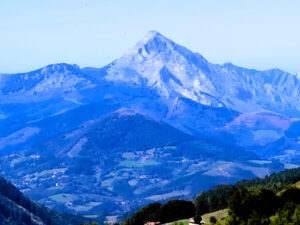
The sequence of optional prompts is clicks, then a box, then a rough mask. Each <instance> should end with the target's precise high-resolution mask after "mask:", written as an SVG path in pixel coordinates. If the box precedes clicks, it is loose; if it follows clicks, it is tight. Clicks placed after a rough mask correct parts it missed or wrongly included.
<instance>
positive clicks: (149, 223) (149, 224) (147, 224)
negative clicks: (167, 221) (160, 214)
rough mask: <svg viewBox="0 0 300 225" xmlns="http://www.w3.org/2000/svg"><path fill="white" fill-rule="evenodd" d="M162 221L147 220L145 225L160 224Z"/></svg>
mask: <svg viewBox="0 0 300 225" xmlns="http://www.w3.org/2000/svg"><path fill="white" fill-rule="evenodd" d="M158 224H160V222H146V223H145V225H158Z"/></svg>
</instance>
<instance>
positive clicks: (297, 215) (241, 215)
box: [226, 188, 300, 225]
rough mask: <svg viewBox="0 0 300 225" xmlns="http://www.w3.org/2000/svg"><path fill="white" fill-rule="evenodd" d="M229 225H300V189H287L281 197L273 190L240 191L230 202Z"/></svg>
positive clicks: (227, 222)
mask: <svg viewBox="0 0 300 225" xmlns="http://www.w3.org/2000/svg"><path fill="white" fill-rule="evenodd" d="M228 208H229V217H228V218H227V221H226V224H227V225H253V224H255V225H289V224H290V225H297V224H300V189H298V188H287V189H286V190H284V191H283V193H281V194H280V195H276V194H275V193H274V192H273V191H271V190H266V189H263V190H259V191H258V190H251V189H250V190H249V189H240V190H238V191H236V192H234V193H233V195H232V196H231V197H230V200H229V205H228Z"/></svg>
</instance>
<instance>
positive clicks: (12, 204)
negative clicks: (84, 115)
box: [0, 177, 88, 225]
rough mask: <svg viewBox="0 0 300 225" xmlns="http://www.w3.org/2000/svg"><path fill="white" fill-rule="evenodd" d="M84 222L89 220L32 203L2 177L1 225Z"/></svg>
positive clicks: (66, 224) (44, 224) (0, 180)
mask: <svg viewBox="0 0 300 225" xmlns="http://www.w3.org/2000/svg"><path fill="white" fill-rule="evenodd" d="M83 222H88V219H85V218H83V217H79V216H73V215H69V214H63V213H58V212H56V211H54V210H52V209H49V208H47V207H45V206H43V205H41V204H38V203H36V202H33V201H31V200H30V199H29V198H27V197H25V196H24V195H23V194H22V193H21V192H20V191H19V190H18V189H17V188H16V187H15V186H14V185H12V184H10V183H8V182H7V181H6V180H5V179H4V178H2V177H0V224H1V225H75V224H80V223H83Z"/></svg>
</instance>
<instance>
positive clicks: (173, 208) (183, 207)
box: [123, 200, 196, 225]
mask: <svg viewBox="0 0 300 225" xmlns="http://www.w3.org/2000/svg"><path fill="white" fill-rule="evenodd" d="M195 212H196V209H195V206H194V204H193V203H192V202H191V201H185V200H170V201H168V202H166V203H165V204H160V203H158V202H155V203H151V204H149V205H147V206H145V207H144V208H142V209H140V210H139V211H138V212H136V213H135V214H134V215H133V216H132V217H130V218H128V219H126V220H125V221H124V222H123V225H142V224H145V222H150V221H151V222H161V223H167V222H172V221H176V220H180V219H186V218H190V217H193V216H194V215H195Z"/></svg>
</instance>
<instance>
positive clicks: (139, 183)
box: [0, 31, 300, 219]
mask: <svg viewBox="0 0 300 225" xmlns="http://www.w3.org/2000/svg"><path fill="white" fill-rule="evenodd" d="M299 85H300V82H299V77H298V76H296V75H293V74H289V73H287V72H284V71H281V70H279V69H272V70H266V71H258V70H254V69H246V68H241V67H238V66H235V65H233V64H231V63H226V64H223V65H218V64H213V63H210V62H208V61H207V60H206V59H205V58H204V57H203V56H201V55H200V54H198V53H194V52H192V51H190V50H188V49H186V48H185V47H183V46H180V45H178V44H176V43H174V42H173V41H171V40H169V39H168V38H166V37H164V36H163V35H161V34H159V33H158V32H155V31H151V32H149V33H148V34H147V35H146V36H145V37H144V38H143V39H142V40H141V41H139V42H138V43H137V44H136V45H135V46H134V47H133V48H132V49H130V50H129V51H127V52H126V53H125V54H124V55H123V56H121V57H119V58H118V59H116V60H115V61H113V62H112V63H110V64H108V65H106V66H104V67H102V68H82V69H81V68H79V67H78V66H76V65H69V64H64V63H62V64H53V65H49V66H46V67H44V68H41V69H38V70H35V71H32V72H27V73H20V74H0V128H1V129H0V155H1V158H0V161H1V163H0V165H1V175H2V176H4V177H5V178H7V179H9V181H11V182H12V183H13V184H15V185H17V187H18V188H20V189H21V191H23V192H24V193H25V194H26V195H28V196H30V197H32V198H33V199H34V200H36V201H38V202H41V203H43V204H45V205H47V206H51V207H54V208H55V209H57V210H60V211H66V212H73V213H81V214H83V215H88V216H91V217H94V216H100V218H103V217H104V216H117V215H122V214H123V213H124V212H126V211H128V210H130V209H132V208H135V207H137V206H140V205H144V204H146V203H148V202H151V201H164V200H166V199H169V198H174V197H182V198H192V197H194V195H195V194H196V193H198V192H199V191H200V190H202V189H207V188H210V187H212V186H213V185H216V184H220V183H232V182H235V181H237V180H239V179H243V178H250V177H254V176H264V175H266V174H269V173H271V172H275V171H279V170H281V169H283V168H293V167H297V166H299V165H300V159H299V158H300V153H299V150H300V148H299V147H300V142H299V137H300V136H298V135H299V130H300V129H299V120H298V118H299V116H300V114H299V111H300V108H299V105H300V104H299V103H300V97H299V96H300V92H299V87H300V86H299ZM113 218H115V217H109V219H113Z"/></svg>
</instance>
